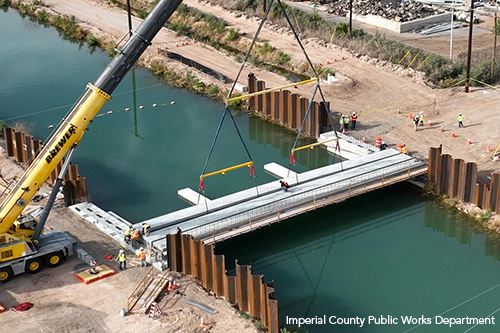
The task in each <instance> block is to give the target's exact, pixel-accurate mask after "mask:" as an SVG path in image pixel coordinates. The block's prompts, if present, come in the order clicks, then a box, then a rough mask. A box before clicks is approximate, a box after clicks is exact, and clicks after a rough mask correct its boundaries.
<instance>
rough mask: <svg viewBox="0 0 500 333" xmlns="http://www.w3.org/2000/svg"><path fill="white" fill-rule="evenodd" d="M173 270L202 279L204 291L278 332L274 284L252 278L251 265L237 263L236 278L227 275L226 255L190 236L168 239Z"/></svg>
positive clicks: (168, 252) (270, 329) (169, 259)
mask: <svg viewBox="0 0 500 333" xmlns="http://www.w3.org/2000/svg"><path fill="white" fill-rule="evenodd" d="M166 242H167V258H168V263H169V268H170V269H171V270H175V271H178V272H182V273H184V274H187V275H192V276H194V277H195V278H196V279H198V280H199V281H200V282H201V284H202V285H203V287H204V288H206V289H208V290H211V291H213V292H214V293H215V294H216V295H217V296H219V297H224V298H225V299H226V300H227V301H228V302H230V303H231V304H233V305H235V306H236V307H237V308H238V309H239V310H240V311H242V312H245V313H247V314H249V315H250V316H252V317H254V318H256V319H259V320H260V321H261V322H262V323H263V324H265V325H266V326H267V327H268V329H269V332H270V333H278V332H279V328H278V301H276V300H275V299H274V285H273V283H272V282H271V283H268V284H265V283H264V282H263V279H264V276H262V275H252V268H251V266H249V265H239V264H238V262H236V263H235V276H228V275H227V274H226V266H225V260H224V256H223V255H215V254H214V246H213V245H206V244H204V243H203V242H202V241H195V240H194V239H193V237H192V236H190V235H182V234H181V233H180V232H178V233H177V234H170V235H167V236H166Z"/></svg>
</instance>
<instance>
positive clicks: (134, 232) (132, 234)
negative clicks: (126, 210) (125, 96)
mask: <svg viewBox="0 0 500 333" xmlns="http://www.w3.org/2000/svg"><path fill="white" fill-rule="evenodd" d="M130 239H131V240H132V246H134V245H137V241H138V239H139V231H138V230H137V229H135V228H134V227H132V231H131V232H130Z"/></svg>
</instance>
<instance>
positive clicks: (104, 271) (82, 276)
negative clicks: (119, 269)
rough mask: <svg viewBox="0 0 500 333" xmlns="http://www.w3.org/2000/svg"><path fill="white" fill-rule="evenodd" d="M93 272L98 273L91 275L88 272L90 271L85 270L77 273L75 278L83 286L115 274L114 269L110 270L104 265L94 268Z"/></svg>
mask: <svg viewBox="0 0 500 333" xmlns="http://www.w3.org/2000/svg"><path fill="white" fill-rule="evenodd" d="M95 270H96V271H97V272H98V273H97V274H92V273H91V272H90V269H87V270H86V271H83V272H81V273H78V274H76V275H75V276H76V278H77V279H78V280H80V281H82V282H83V283H85V284H88V283H91V282H94V281H97V280H100V279H104V278H105V277H108V276H111V275H113V274H115V270H114V269H111V268H109V267H108V266H106V265H104V264H102V265H98V266H96V267H95Z"/></svg>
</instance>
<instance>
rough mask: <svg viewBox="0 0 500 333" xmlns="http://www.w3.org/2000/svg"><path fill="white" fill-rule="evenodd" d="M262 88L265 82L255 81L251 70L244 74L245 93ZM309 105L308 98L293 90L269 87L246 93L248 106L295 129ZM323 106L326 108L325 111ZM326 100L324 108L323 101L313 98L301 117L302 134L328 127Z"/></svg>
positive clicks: (328, 103)
mask: <svg viewBox="0 0 500 333" xmlns="http://www.w3.org/2000/svg"><path fill="white" fill-rule="evenodd" d="M263 90H266V83H265V82H264V81H259V80H257V78H256V77H255V75H254V74H253V73H250V74H249V75H248V93H250V94H251V93H254V92H260V91H263ZM308 106H309V99H308V98H305V97H302V96H300V95H299V94H294V93H292V92H291V91H290V90H280V91H270V92H267V93H265V94H262V95H257V96H254V97H250V98H249V101H248V109H249V110H251V111H257V112H258V113H259V114H260V115H262V116H264V117H266V118H268V119H270V120H272V121H275V122H277V123H279V124H280V125H283V126H286V127H288V128H291V129H294V130H299V129H300V127H301V126H302V121H303V119H304V116H305V114H306V112H307V108H308ZM325 109H326V111H325ZM329 110H330V102H327V105H326V108H325V105H324V103H323V102H316V101H314V102H313V103H312V105H311V109H310V110H309V115H308V117H307V118H306V120H305V124H304V129H303V132H302V133H303V134H304V135H306V136H311V137H315V138H317V137H319V135H320V134H321V133H324V132H326V131H328V130H330V127H331V126H330V124H329V123H328V114H327V112H329Z"/></svg>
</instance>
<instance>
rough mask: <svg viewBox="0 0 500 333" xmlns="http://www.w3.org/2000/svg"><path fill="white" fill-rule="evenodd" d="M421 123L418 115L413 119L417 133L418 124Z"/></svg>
mask: <svg viewBox="0 0 500 333" xmlns="http://www.w3.org/2000/svg"><path fill="white" fill-rule="evenodd" d="M419 122H420V117H419V115H418V114H417V115H416V116H415V118H413V127H414V128H415V131H417V128H418V124H419Z"/></svg>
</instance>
